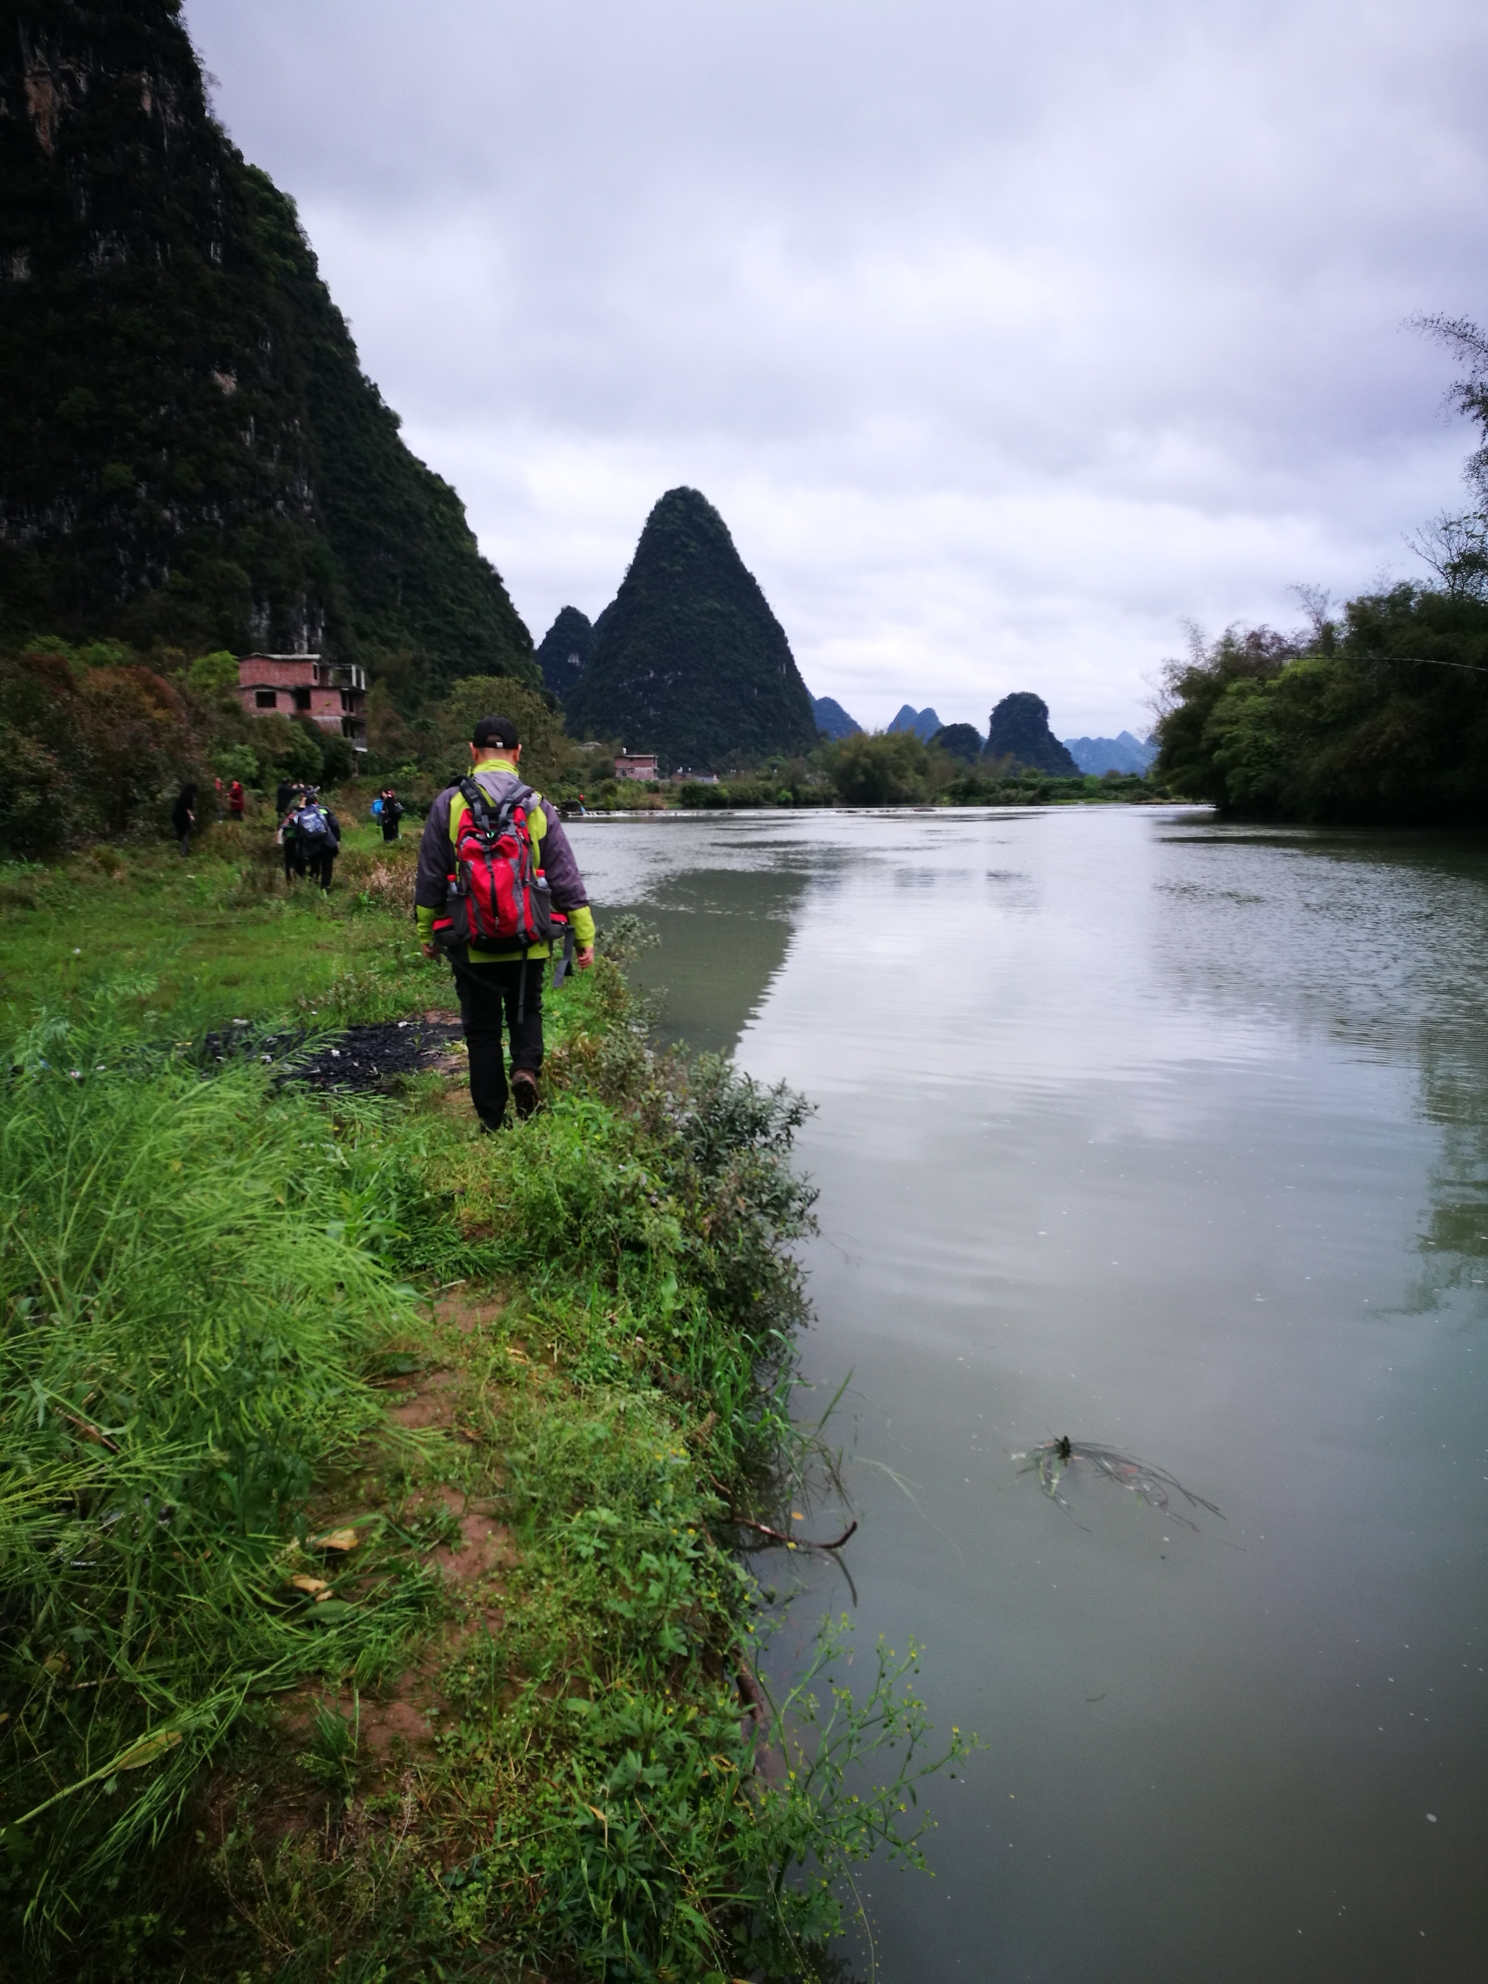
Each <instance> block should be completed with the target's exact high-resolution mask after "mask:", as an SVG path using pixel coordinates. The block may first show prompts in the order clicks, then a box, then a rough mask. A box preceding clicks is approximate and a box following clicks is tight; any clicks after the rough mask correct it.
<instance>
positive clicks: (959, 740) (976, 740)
mask: <svg viewBox="0 0 1488 1984" xmlns="http://www.w3.org/2000/svg"><path fill="white" fill-rule="evenodd" d="M927 742H928V743H929V745H930V747H931V749H932V750H935V751H944V752H945V753H946V754H947V756H948V757H952V758H960V759H961V760H962V762H963V763H964V764H968V765H974V764H975V763H976V761H977V759H978V758H979V757H980V756H981V755H982V733H981V732H980V731H979V730H978V729H977V727H976V725H975V724H974V723H947V724H943V725H942V726H941V728H940V729H939V730H937V731H935V732H933V733H932V734H931V736H930V737H929V738H928V739H927Z"/></svg>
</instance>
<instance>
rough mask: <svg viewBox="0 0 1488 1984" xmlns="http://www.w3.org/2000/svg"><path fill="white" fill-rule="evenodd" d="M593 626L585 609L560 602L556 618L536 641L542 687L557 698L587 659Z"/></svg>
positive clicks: (568, 692)
mask: <svg viewBox="0 0 1488 1984" xmlns="http://www.w3.org/2000/svg"><path fill="white" fill-rule="evenodd" d="M593 642H594V628H593V626H592V625H591V623H590V620H589V616H588V615H587V614H586V613H580V611H579V609H578V608H577V607H576V606H563V607H560V608H559V610H558V618H557V619H556V620H555V621H554V622H553V624H552V626H551V627H549V629H548V631H547V632H546V633H545V634H544V635H543V637H542V640H541V641H540V642H539V643H538V649H537V665H538V667H539V668H540V669H541V670H542V679H543V687H544V688H545V689H549V690H551V691H552V693H553V694H554V695H555V696H557V697H558V699H559V701H560V702H566V701H567V700H568V698H569V696H570V695H571V694H572V692H573V686H574V684H575V683H576V682H577V681H578V679H579V677H580V676H581V675H582V674H583V672H584V670H585V668H586V667H587V666H588V663H589V650H590V647H591V646H592V645H593Z"/></svg>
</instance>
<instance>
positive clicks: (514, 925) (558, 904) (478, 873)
mask: <svg viewBox="0 0 1488 1984" xmlns="http://www.w3.org/2000/svg"><path fill="white" fill-rule="evenodd" d="M521 756H522V743H521V739H520V737H519V736H518V734H517V727H516V725H515V724H514V723H513V722H512V721H511V720H510V718H508V717H504V716H483V717H482V718H481V720H480V722H479V723H477V724H476V726H475V729H474V732H473V733H472V736H471V740H470V775H469V777H468V778H464V779H461V780H460V782H459V783H458V784H457V785H451V786H447V787H446V788H445V790H444V791H443V792H441V793H440V795H439V797H438V798H437V799H436V800H435V801H434V804H433V805H432V806H431V807H430V808H429V816H428V818H427V819H426V820H425V822H424V832H423V838H422V839H421V841H420V842H419V856H418V875H417V878H416V880H415V883H414V891H413V900H414V909H415V914H416V915H417V918H418V932H419V937H420V940H421V941H422V943H423V947H424V955H425V956H426V957H431V958H433V957H438V956H439V955H440V953H441V952H442V953H443V954H444V955H445V956H446V957H447V958H448V959H449V961H450V968H451V970H452V971H453V972H454V976H455V989H456V991H457V992H458V994H459V999H460V1023H461V1026H462V1027H463V1029H464V1033H465V1043H466V1046H467V1048H468V1050H469V1056H470V1099H471V1101H472V1102H473V1103H474V1104H475V1113H476V1115H477V1116H479V1118H480V1120H481V1124H482V1127H483V1128H485V1129H487V1130H493V1131H494V1130H499V1129H500V1128H501V1125H502V1123H503V1121H504V1120H505V1117H506V1103H507V1096H508V1093H510V1095H511V1098H512V1100H513V1102H514V1103H515V1105H516V1111H517V1114H518V1116H531V1115H532V1114H533V1112H534V1111H535V1110H536V1108H537V1106H538V1099H539V1098H538V1086H537V1083H538V1076H539V1074H540V1073H541V1071H542V1062H543V1026H542V989H543V966H544V964H545V963H546V962H547V960H548V958H549V957H550V956H551V955H552V944H553V939H554V938H555V937H556V936H566V937H570V938H571V940H572V942H573V944H574V945H575V946H576V948H575V950H574V954H573V961H574V963H575V965H576V966H577V967H578V969H579V970H580V971H587V970H588V968H589V966H590V965H592V964H593V962H594V916H593V913H592V912H591V910H590V908H589V898H588V896H587V895H586V894H585V892H584V882H583V877H582V876H581V875H580V874H579V865H578V863H577V862H576V861H575V860H574V856H573V849H572V848H571V847H570V846H569V844H568V836H567V834H565V832H564V831H563V825H562V822H561V821H560V820H559V818H558V814H557V811H556V810H555V808H554V807H552V806H551V805H549V803H548V801H547V800H546V799H544V798H543V797H542V796H541V794H540V793H536V792H534V791H533V790H532V789H531V787H530V786H528V785H526V784H525V783H524V782H523V780H522V777H521V774H520V772H519V771H518V765H519V763H520V760H521ZM565 963H566V958H565V959H564V960H563V961H562V962H560V963H559V965H558V967H557V971H556V973H555V980H556V978H557V977H561V975H562V972H563V969H564V964H565ZM503 1021H504V1022H505V1028H506V1034H507V1037H508V1039H509V1040H510V1042H511V1064H512V1065H511V1084H510V1089H508V1085H507V1078H506V1064H505V1060H504V1058H503V1055H502V1046H501V1038H502V1025H503Z"/></svg>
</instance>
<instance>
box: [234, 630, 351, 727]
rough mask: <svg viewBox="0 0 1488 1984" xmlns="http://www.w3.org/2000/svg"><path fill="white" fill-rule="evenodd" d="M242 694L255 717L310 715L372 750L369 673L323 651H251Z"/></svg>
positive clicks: (244, 663)
mask: <svg viewBox="0 0 1488 1984" xmlns="http://www.w3.org/2000/svg"><path fill="white" fill-rule="evenodd" d="M238 694H239V695H240V696H241V697H242V699H243V708H244V709H245V710H247V712H248V714H249V715H250V716H269V715H271V714H272V713H273V712H275V711H277V712H278V713H279V715H280V716H308V717H309V718H310V720H311V722H312V723H318V724H319V725H320V727H321V729H322V730H333V731H335V732H336V734H337V735H338V736H340V737H345V738H346V739H347V740H348V741H349V742H350V743H351V745H352V746H353V748H354V749H356V750H358V751H365V750H366V748H367V671H366V669H365V668H357V667H354V666H353V665H352V664H351V663H350V662H344V661H322V660H321V658H320V656H319V655H318V654H245V655H244V656H243V658H242V660H241V661H240V662H239V663H238Z"/></svg>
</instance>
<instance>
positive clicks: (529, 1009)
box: [450, 956, 543, 1130]
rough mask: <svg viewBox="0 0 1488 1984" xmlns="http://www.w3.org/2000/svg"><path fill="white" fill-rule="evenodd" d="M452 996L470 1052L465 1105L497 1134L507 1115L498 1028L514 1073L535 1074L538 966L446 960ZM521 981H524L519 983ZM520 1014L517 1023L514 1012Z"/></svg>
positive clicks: (539, 1051)
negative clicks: (508, 1042) (452, 976)
mask: <svg viewBox="0 0 1488 1984" xmlns="http://www.w3.org/2000/svg"><path fill="white" fill-rule="evenodd" d="M450 967H451V969H452V970H453V971H454V974H455V990H456V991H457V992H458V993H459V995H460V1024H461V1026H462V1027H463V1028H464V1029H465V1045H466V1047H467V1048H468V1049H469V1052H470V1100H471V1101H472V1102H473V1103H474V1104H475V1113H476V1115H477V1116H479V1118H480V1119H481V1121H482V1122H483V1123H484V1124H485V1126H486V1128H487V1129H488V1130H499V1129H500V1128H501V1123H502V1118H503V1117H504V1116H505V1115H506V1097H507V1087H506V1064H505V1062H504V1060H503V1058H502V1053H501V1027H502V1022H503V1020H504V1021H505V1024H506V1031H507V1035H508V1037H509V1038H510V1040H511V1063H512V1067H513V1069H514V1070H515V1069H517V1068H530V1069H531V1070H532V1072H533V1074H537V1072H538V1071H539V1069H540V1068H541V1067H542V1062H543V1023H542V983H543V960H542V959H541V958H531V959H529V960H527V961H526V962H525V963H523V962H520V961H517V962H513V963H512V964H471V963H470V961H469V960H468V958H464V957H453V956H452V957H451V958H450ZM524 975H525V979H524ZM519 1006H520V1007H521V1009H522V1017H521V1018H520V1019H518V1017H517V1009H518V1007H519Z"/></svg>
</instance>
